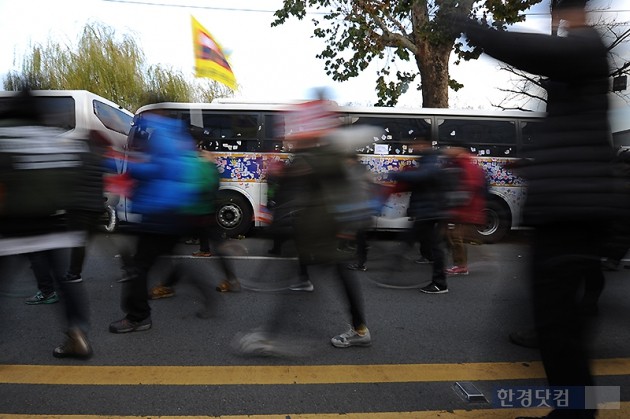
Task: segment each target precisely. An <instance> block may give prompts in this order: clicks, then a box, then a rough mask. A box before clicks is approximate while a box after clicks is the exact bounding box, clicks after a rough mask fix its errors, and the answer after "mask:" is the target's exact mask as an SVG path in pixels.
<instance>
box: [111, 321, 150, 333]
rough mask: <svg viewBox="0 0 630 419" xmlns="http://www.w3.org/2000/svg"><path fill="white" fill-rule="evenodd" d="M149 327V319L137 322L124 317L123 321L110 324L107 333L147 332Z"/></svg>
mask: <svg viewBox="0 0 630 419" xmlns="http://www.w3.org/2000/svg"><path fill="white" fill-rule="evenodd" d="M151 325H152V323H151V317H147V318H146V319H144V320H140V321H137V322H134V321H133V320H129V319H128V318H126V317H125V318H124V319H121V320H118V321H115V322H113V323H111V324H110V325H109V331H110V332H112V333H129V332H142V331H143V330H149V329H150V328H151Z"/></svg>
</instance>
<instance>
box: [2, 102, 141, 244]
mask: <svg viewBox="0 0 630 419" xmlns="http://www.w3.org/2000/svg"><path fill="white" fill-rule="evenodd" d="M16 94H17V92H15V91H0V108H2V107H3V106H5V104H7V103H9V102H8V98H9V97H11V96H13V95H16ZM31 94H32V95H33V96H35V98H36V101H37V102H38V104H39V107H40V110H41V111H42V113H43V115H44V124H45V125H47V126H50V127H56V128H61V129H63V130H65V132H66V134H65V135H67V136H68V137H69V138H75V139H87V138H88V133H89V132H90V131H91V130H95V131H99V132H101V133H102V134H103V135H104V136H105V137H106V138H107V139H108V140H109V141H110V143H111V144H112V146H113V148H114V149H116V150H118V151H120V152H123V151H124V150H125V148H126V146H127V136H128V134H129V129H130V128H131V122H132V120H133V113H131V112H129V111H128V110H126V109H123V108H122V107H121V106H119V105H117V104H116V103H114V102H112V101H110V100H108V99H105V98H103V97H101V96H98V95H96V94H94V93H91V92H88V91H87V90H33V91H31ZM117 166H118V171H119V172H122V171H123V170H124V160H120V161H118V162H117ZM119 201H120V197H119V196H117V195H113V194H108V193H106V194H105V207H104V209H105V212H104V220H103V222H104V228H105V230H106V231H113V230H114V229H115V227H116V211H115V207H116V205H118V203H119Z"/></svg>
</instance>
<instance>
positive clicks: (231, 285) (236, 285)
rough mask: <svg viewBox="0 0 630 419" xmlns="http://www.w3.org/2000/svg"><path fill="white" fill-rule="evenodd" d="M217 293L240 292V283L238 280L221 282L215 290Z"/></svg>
mask: <svg viewBox="0 0 630 419" xmlns="http://www.w3.org/2000/svg"><path fill="white" fill-rule="evenodd" d="M216 290H217V291H219V292H239V291H240V290H241V283H240V282H238V280H236V279H233V280H231V281H228V280H227V279H226V280H225V281H222V282H221V283H220V284H219V285H218V286H217V288H216Z"/></svg>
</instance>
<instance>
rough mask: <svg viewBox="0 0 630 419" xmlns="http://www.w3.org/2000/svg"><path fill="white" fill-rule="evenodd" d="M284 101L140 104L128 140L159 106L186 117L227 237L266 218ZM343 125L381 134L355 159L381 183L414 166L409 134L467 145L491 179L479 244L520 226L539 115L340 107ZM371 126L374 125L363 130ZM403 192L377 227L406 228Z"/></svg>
mask: <svg viewBox="0 0 630 419" xmlns="http://www.w3.org/2000/svg"><path fill="white" fill-rule="evenodd" d="M289 108H290V107H289V105H288V104H252V103H238V102H229V101H225V102H219V103H207V104H202V103H158V104H151V105H146V106H143V107H141V108H140V109H138V111H137V112H136V115H135V117H134V122H133V129H132V130H131V132H130V135H129V139H130V141H132V142H133V138H134V136H138V135H142V126H143V124H142V120H143V117H144V115H146V114H149V113H151V112H158V111H159V112H160V113H162V114H166V115H169V116H171V117H174V118H177V119H181V120H183V121H185V122H186V124H187V125H188V127H189V129H190V133H191V134H192V136H193V137H194V139H195V140H196V141H197V142H198V143H199V144H203V146H204V148H206V149H208V150H211V151H213V152H215V154H216V158H217V166H218V168H219V171H220V174H221V189H220V192H219V205H218V207H217V221H218V223H219V225H221V227H222V228H223V229H224V230H225V231H226V233H227V234H228V235H229V236H237V235H244V234H246V233H247V232H248V231H249V230H250V229H251V228H252V227H255V226H264V225H266V224H267V223H268V222H269V217H268V211H267V210H266V204H267V169H268V168H269V167H271V165H273V164H278V163H279V162H282V161H285V160H286V159H290V158H291V153H290V150H287V149H286V148H285V143H284V142H283V138H282V136H283V135H282V133H283V132H284V115H285V113H284V112H285V111H286V110H287V109H289ZM338 115H339V118H340V123H341V124H342V125H351V126H365V125H368V126H371V127H377V128H378V132H379V134H378V135H372V134H370V136H369V138H364V139H363V141H362V142H361V143H360V144H359V146H358V147H357V149H356V151H357V153H358V156H359V159H360V160H361V162H363V163H364V164H365V165H366V166H367V167H368V168H369V170H370V171H371V172H372V173H373V174H374V176H375V178H376V180H377V181H378V182H381V183H382V184H388V183H391V180H390V176H389V174H390V172H392V171H396V170H401V169H403V168H404V167H406V166H409V165H415V164H417V156H415V155H414V154H413V150H412V149H411V148H410V147H409V139H410V138H411V137H413V136H422V137H426V138H430V139H431V140H432V142H433V144H434V146H436V147H446V146H462V145H465V146H466V147H467V148H468V149H469V150H470V151H471V152H472V153H473V154H474V155H475V156H476V159H477V162H478V163H479V165H480V166H481V167H482V168H483V169H484V170H485V173H486V175H487V179H488V182H489V197H488V200H487V208H486V213H487V220H488V222H487V224H486V225H485V226H483V227H481V228H479V231H478V232H479V235H480V238H481V239H483V241H484V242H487V243H492V242H496V241H499V240H500V239H501V238H502V237H503V236H505V234H506V233H507V232H508V231H509V230H510V229H512V228H518V226H519V220H520V218H521V208H522V205H523V202H524V199H525V184H524V182H523V180H522V179H521V178H519V177H518V176H517V175H515V174H514V173H512V172H511V171H510V170H509V163H510V161H512V160H514V159H515V158H517V157H518V156H519V153H520V152H521V150H522V149H523V147H526V146H527V145H528V144H531V142H532V141H534V140H535V137H536V136H535V132H536V127H537V126H538V125H539V124H537V122H539V121H540V120H541V118H542V117H543V115H542V114H539V113H532V112H517V111H511V112H506V111H502V112H499V111H478V110H474V111H473V110H453V109H402V108H385V107H364V108H359V107H344V106H340V107H338ZM364 131H365V132H372V130H364ZM408 202H409V194H408V193H396V194H393V195H392V196H391V197H390V198H389V199H388V200H387V202H386V203H385V205H384V207H383V209H382V212H381V214H380V215H379V216H378V217H376V218H375V220H374V224H373V228H374V230H377V231H397V230H403V229H406V228H408V227H409V226H410V225H411V220H410V219H409V218H408V217H407V213H406V207H407V205H408ZM117 211H118V217H119V218H120V219H121V220H123V221H126V220H132V219H133V203H132V202H128V201H127V200H121V202H120V204H119V205H118V207H117Z"/></svg>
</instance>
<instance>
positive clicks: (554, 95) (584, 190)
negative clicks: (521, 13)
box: [465, 23, 628, 225]
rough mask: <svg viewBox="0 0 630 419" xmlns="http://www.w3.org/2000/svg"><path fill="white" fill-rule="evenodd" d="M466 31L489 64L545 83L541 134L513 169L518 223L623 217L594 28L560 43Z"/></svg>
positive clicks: (604, 62) (601, 49)
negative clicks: (519, 198) (518, 188)
mask: <svg viewBox="0 0 630 419" xmlns="http://www.w3.org/2000/svg"><path fill="white" fill-rule="evenodd" d="M465 32H466V34H467V35H468V37H469V39H470V40H471V41H472V43H474V44H475V45H478V46H480V47H482V48H483V50H484V52H485V53H487V54H489V55H491V56H492V57H494V58H496V59H498V60H501V61H503V62H505V63H508V64H510V65H512V66H515V67H517V68H519V69H521V70H525V71H527V72H530V73H532V74H538V75H541V76H544V77H546V81H545V87H546V89H547V94H548V96H547V118H546V120H545V121H544V122H543V127H542V135H541V136H540V137H539V138H537V139H536V143H535V144H533V145H532V146H531V147H530V148H529V150H527V153H526V157H527V158H528V160H524V161H523V162H521V164H520V165H517V166H516V169H517V173H519V174H520V175H521V176H523V177H524V178H525V179H526V181H527V190H528V192H527V200H526V203H525V208H524V221H525V224H529V225H541V224H552V223H555V222H557V221H565V222H589V221H595V220H602V219H607V218H610V217H616V216H621V215H622V214H623V213H624V212H625V211H627V208H628V205H627V201H628V199H627V194H626V193H625V191H624V186H623V184H624V183H625V181H623V180H622V179H621V177H619V176H617V175H616V169H615V165H614V164H613V163H612V162H613V159H614V151H613V149H612V145H611V133H610V127H609V124H608V99H607V95H608V83H609V82H608V74H609V71H608V57H607V49H606V47H605V46H604V44H603V43H602V41H601V39H600V36H599V34H598V33H597V31H596V30H595V29H593V28H588V27H583V28H574V29H569V30H568V33H567V36H563V37H557V36H547V35H542V34H529V33H514V32H498V31H494V30H490V29H486V28H482V27H481V26H479V25H477V24H476V23H468V24H467V25H466V27H465Z"/></svg>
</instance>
